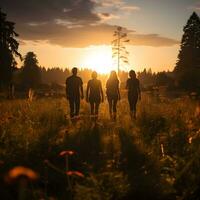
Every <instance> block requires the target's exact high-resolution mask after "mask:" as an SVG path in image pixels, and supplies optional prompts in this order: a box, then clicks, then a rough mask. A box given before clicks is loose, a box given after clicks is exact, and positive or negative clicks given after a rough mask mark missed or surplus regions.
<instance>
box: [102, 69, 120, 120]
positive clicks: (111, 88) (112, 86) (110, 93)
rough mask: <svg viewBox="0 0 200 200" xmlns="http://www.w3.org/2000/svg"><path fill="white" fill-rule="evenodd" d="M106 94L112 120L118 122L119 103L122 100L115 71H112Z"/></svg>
mask: <svg viewBox="0 0 200 200" xmlns="http://www.w3.org/2000/svg"><path fill="white" fill-rule="evenodd" d="M106 94H107V98H108V103H109V112H110V118H111V119H113V120H116V117H117V102H118V100H120V98H121V97H120V92H119V79H118V77H117V73H116V72H115V71H111V73H110V77H109V78H108V80H107V82H106Z"/></svg>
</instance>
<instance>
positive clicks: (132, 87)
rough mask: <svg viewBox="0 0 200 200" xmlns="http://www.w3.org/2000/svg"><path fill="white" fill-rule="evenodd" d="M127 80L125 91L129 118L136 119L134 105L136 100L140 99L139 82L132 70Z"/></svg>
mask: <svg viewBox="0 0 200 200" xmlns="http://www.w3.org/2000/svg"><path fill="white" fill-rule="evenodd" d="M129 77H130V78H129V79H128V80H127V82H126V89H127V90H128V102H129V106H130V115H131V118H134V119H136V105H137V101H138V98H139V100H140V99H141V91H140V82H139V80H138V79H137V78H136V73H135V71H134V70H130V71H129Z"/></svg>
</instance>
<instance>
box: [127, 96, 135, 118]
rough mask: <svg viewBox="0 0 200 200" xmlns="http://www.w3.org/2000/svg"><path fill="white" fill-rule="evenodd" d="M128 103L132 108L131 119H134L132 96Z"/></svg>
mask: <svg viewBox="0 0 200 200" xmlns="http://www.w3.org/2000/svg"><path fill="white" fill-rule="evenodd" d="M128 103H129V108H130V116H131V118H133V117H134V105H133V98H132V97H131V96H129V97H128Z"/></svg>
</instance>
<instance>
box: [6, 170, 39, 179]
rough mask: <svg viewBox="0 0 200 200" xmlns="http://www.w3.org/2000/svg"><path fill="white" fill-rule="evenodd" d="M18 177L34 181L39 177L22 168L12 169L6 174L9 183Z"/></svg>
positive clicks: (31, 171)
mask: <svg viewBox="0 0 200 200" xmlns="http://www.w3.org/2000/svg"><path fill="white" fill-rule="evenodd" d="M19 177H26V178H28V179H29V180H32V181H35V180H37V179H38V177H39V176H38V174H37V173H36V172H34V171H33V170H32V169H30V168H26V167H23V166H17V167H14V168H12V169H11V170H10V171H9V172H8V174H7V180H8V181H9V182H12V181H14V180H16V179H17V178H19Z"/></svg>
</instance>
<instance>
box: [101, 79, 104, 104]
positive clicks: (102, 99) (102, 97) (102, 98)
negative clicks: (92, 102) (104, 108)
mask: <svg viewBox="0 0 200 200" xmlns="http://www.w3.org/2000/svg"><path fill="white" fill-rule="evenodd" d="M100 92H101V101H102V102H103V101H104V96H103V88H102V84H101V81H100Z"/></svg>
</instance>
